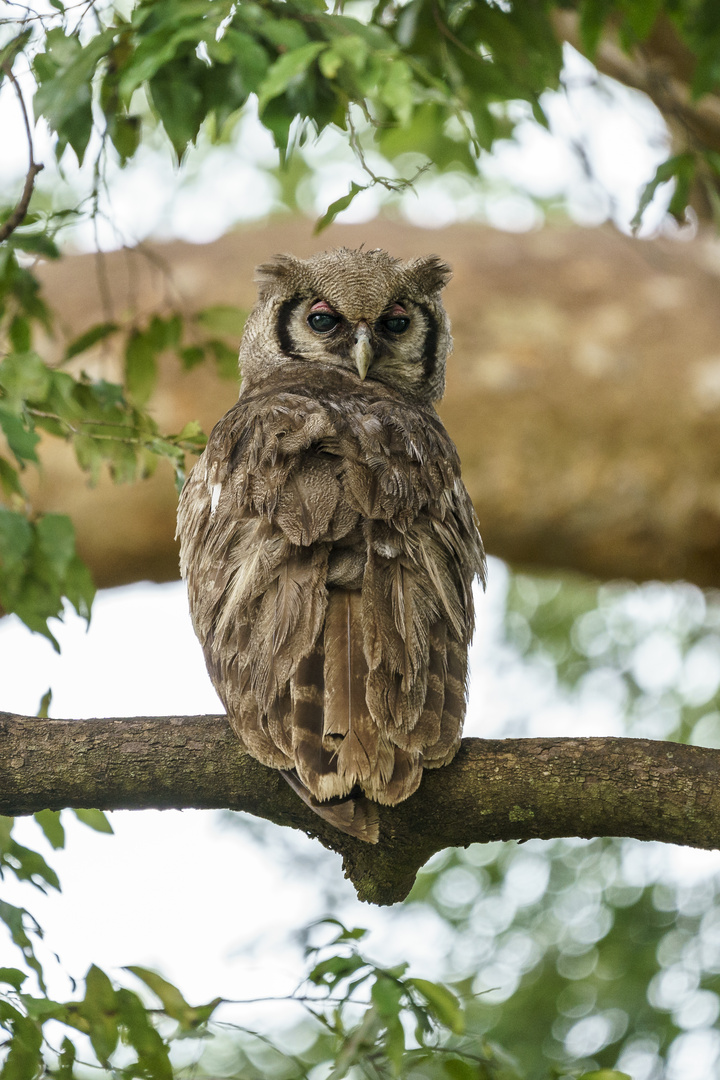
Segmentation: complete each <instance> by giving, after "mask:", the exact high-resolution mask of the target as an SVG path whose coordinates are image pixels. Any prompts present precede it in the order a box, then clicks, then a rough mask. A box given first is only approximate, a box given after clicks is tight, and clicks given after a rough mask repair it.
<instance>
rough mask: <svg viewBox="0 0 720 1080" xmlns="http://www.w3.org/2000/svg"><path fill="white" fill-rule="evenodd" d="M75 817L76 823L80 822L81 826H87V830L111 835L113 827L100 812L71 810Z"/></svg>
mask: <svg viewBox="0 0 720 1080" xmlns="http://www.w3.org/2000/svg"><path fill="white" fill-rule="evenodd" d="M73 813H74V814H75V817H76V818H77V819H78V821H82V823H83V825H87V827H88V828H89V829H94V830H95V832H99V833H110V834H111V835H112V831H113V827H112V825H111V824H110V822H109V821H108V819H107V817H106V816H105V814H104V813H103V812H102V810H86V809H82V808H81V809H79V810H73Z"/></svg>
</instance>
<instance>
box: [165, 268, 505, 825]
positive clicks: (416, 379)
mask: <svg viewBox="0 0 720 1080" xmlns="http://www.w3.org/2000/svg"><path fill="white" fill-rule="evenodd" d="M258 273H259V283H260V290H259V300H258V303H257V305H256V306H255V308H254V310H253V312H252V313H251V315H250V317H249V319H248V323H247V327H246V331H245V335H244V338H243V343H242V346H241V349H240V365H241V372H242V377H243V378H242V389H241V393H240V398H239V400H238V402H237V404H236V405H235V406H234V407H233V408H231V409H230V411H229V412H228V413H227V414H226V415H225V416H224V417H223V418H222V420H220V422H219V423H218V424H217V425H216V426H215V428H214V430H213V432H212V434H211V436H210V439H209V441H208V445H207V448H206V449H205V452H204V453H203V455H202V457H201V458H200V460H199V461H198V463H197V464H196V465H195V468H194V469H193V471H192V473H191V474H190V476H189V478H188V480H187V483H186V485H185V487H184V489H183V492H182V495H181V498H180V507H179V513H178V533H179V536H180V543H181V569H182V573H183V576H184V577H185V578H186V579H187V583H188V591H189V598H190V610H191V614H192V619H193V624H194V626H195V630H196V633H197V635H198V637H199V639H200V641H201V643H202V646H203V650H204V653H205V660H206V663H207V667H208V671H209V673H210V677H211V679H212V681H213V684H214V686H215V688H216V690H217V692H218V694H219V695H220V697H221V699H222V701H223V703H224V705H225V708H226V709H227V712H228V716H229V719H230V722H231V724H232V726H233V728H234V730H235V731H236V733H237V734H238V736H239V738H240V740H241V742H242V743H243V745H244V746H245V748H246V749H247V750H248V752H249V753H250V754H252V755H253V756H254V757H256V758H258V759H259V760H260V761H261V762H263V763H264V764H266V765H269V766H271V767H273V768H276V769H280V770H282V771H283V775H285V777H286V779H287V780H288V781H289V782H290V783H291V784H292V786H293V787H294V788H295V790H296V791H298V793H299V794H300V795H301V796H302V797H303V798H304V799H305V801H306V802H307V803H308V804H309V805H311V806H312V807H313V809H315V810H316V812H318V813H320V814H321V816H323V817H326V818H327V819H328V820H330V821H332V823H333V824H334V825H336V827H338V828H340V829H343V830H344V831H346V832H349V833H351V834H353V835H356V836H359V837H360V838H361V839H364V840H369V841H371V842H373V841H375V840H376V839H377V813H376V812H375V811H374V809H373V806H372V803H386V804H391V805H393V804H395V803H398V802H401V801H402V800H403V799H406V798H407V797H408V796H409V795H411V794H412V793H413V792H414V791H415V789H416V788H417V786H418V784H419V783H420V780H421V777H422V771H423V767H435V766H439V765H444V764H446V763H447V762H449V761H450V760H451V759H452V757H453V756H454V754H455V752H456V751H457V748H458V746H459V744H460V736H461V731H462V724H463V719H464V714H465V699H466V678H467V651H468V644H469V642H470V638H471V636H472V631H473V621H474V614H473V599H472V583H473V579H474V578H475V577H476V576H479V577H480V578H481V579H483V580H484V567H485V563H484V555H483V549H482V544H481V541H480V536H479V534H478V531H477V526H476V522H475V515H474V512H473V508H472V504H471V502H470V498H469V496H468V493H467V491H466V490H465V487H464V485H463V483H462V480H461V478H460V463H459V460H458V456H457V451H456V449H455V447H454V445H453V443H452V441H451V440H450V438H449V436H448V435H447V432H446V431H445V429H444V427H443V426H442V423H441V422H440V420H439V418H438V416H437V414H436V412H435V410H434V408H433V402H434V401H436V400H438V399H439V397H441V396H442V392H443V388H444V375H445V359H446V356H447V353H448V351H449V348H450V342H451V339H450V334H449V324H448V320H447V315H446V314H445V311H444V308H443V307H442V304H441V301H440V290H441V289H442V287H443V286H444V284H445V283H446V281H447V279H448V277H449V270H448V267H447V266H446V265H445V264H443V263H442V262H440V261H439V260H438V259H437V258H436V257H435V256H430V257H428V258H425V259H419V260H415V261H413V262H410V263H402V262H400V261H399V260H396V259H393V258H391V257H390V256H389V255H387V254H386V253H385V252H383V251H348V250H346V249H341V250H339V251H332V252H327V253H325V254H323V255H319V256H315V257H313V258H311V259H309V260H307V261H302V260H298V259H294V258H290V257H288V256H282V257H279V258H278V259H277V260H276V261H275V262H273V263H270V264H267V265H265V266H262V267H260V268H259V271H258ZM329 800H332V801H330V802H329ZM368 800H371V802H368Z"/></svg>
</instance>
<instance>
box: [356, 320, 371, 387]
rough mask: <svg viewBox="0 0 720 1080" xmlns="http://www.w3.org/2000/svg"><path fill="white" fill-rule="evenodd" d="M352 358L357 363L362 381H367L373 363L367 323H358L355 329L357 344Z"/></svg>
mask: <svg viewBox="0 0 720 1080" xmlns="http://www.w3.org/2000/svg"><path fill="white" fill-rule="evenodd" d="M352 358H353V360H354V361H355V367H356V368H357V369H358V375H359V376H360V378H361V379H365V376H366V375H367V373H368V371H369V369H370V365H371V364H372V362H373V349H372V341H371V334H370V327H369V326H368V324H367V323H366V322H360V323H358V324H357V326H356V328H355V344H354V345H353V349H352Z"/></svg>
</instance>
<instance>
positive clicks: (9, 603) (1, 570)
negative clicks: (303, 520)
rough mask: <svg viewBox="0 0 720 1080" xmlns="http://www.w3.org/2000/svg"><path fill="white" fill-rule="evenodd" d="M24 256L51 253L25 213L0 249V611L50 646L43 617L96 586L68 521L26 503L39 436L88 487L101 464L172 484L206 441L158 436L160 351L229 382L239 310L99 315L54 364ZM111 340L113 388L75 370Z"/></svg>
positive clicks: (84, 606)
mask: <svg viewBox="0 0 720 1080" xmlns="http://www.w3.org/2000/svg"><path fill="white" fill-rule="evenodd" d="M28 254H30V255H32V256H34V255H37V254H42V255H44V256H45V257H46V258H55V257H58V256H59V252H58V251H57V248H56V246H55V244H54V241H53V239H52V238H51V236H50V235H49V233H48V231H47V228H45V227H43V224H42V223H41V222H39V221H36V220H31V221H30V222H28V224H27V225H26V227H24V228H22V229H20V230H18V231H17V232H15V233H14V234H13V235H12V236H11V237H10V238H9V240H8V241H7V243H6V244H5V245H4V246H3V247H0V435H2V436H3V442H4V448H3V445H2V444H1V443H0V610H4V611H5V612H6V613H11V612H14V613H15V614H17V615H18V616H19V617H20V618H21V619H22V620H23V622H25V624H26V625H27V626H29V627H30V628H31V629H32V630H35V631H38V632H40V633H42V634H44V635H45V636H47V637H48V638H49V639H50V640H51V641H52V642H53V644H54V645H55V646H56V642H55V639H54V637H53V635H52V633H51V631H50V629H49V627H48V619H50V618H57V617H61V615H62V611H63V606H64V603H65V602H66V601H68V602H70V603H71V604H72V605H73V607H74V608H75V609H76V611H77V612H78V613H79V614H80V615H82V616H83V617H85V618H86V619H87V618H89V615H90V609H91V606H92V600H93V596H94V591H95V590H94V586H93V584H92V581H91V579H90V576H89V573H88V571H87V569H86V567H85V566H84V564H83V563H82V562H81V560H80V559H79V557H78V555H77V553H76V550H75V535H74V530H73V527H72V523H71V521H70V519H69V518H68V517H67V516H66V515H63V514H46V515H39V516H38V515H35V514H34V513H33V511H32V507H31V506H30V503H29V501H28V497H27V493H26V490H25V486H24V484H23V476H22V474H23V471H24V470H25V469H26V468H27V467H28V466H34V467H36V468H41V464H42V463H41V457H40V454H39V452H38V450H39V444H40V440H41V436H42V435H43V434H45V435H48V436H51V437H54V438H57V439H61V440H63V441H64V442H66V443H68V444H69V445H70V446H71V447H72V449H73V451H74V454H75V458H76V461H77V463H78V466H79V467H80V468H81V469H82V470H83V471H84V472H86V473H87V474H88V480H89V482H90V483H93V484H94V483H96V482H97V481H98V479H99V476H100V473H101V470H102V469H103V467H106V468H107V470H108V472H109V475H110V477H111V478H112V479H113V481H114V482H116V483H133V482H136V481H138V480H142V479H144V478H146V477H148V476H151V475H152V474H153V473H154V471H155V469H156V468H157V466H158V463H159V462H160V461H162V460H166V461H168V462H169V463H170V465H171V466H172V468H173V471H174V474H175V481H176V485H177V486H178V488H179V487H181V486H182V483H183V481H184V477H185V461H186V456H187V455H188V454H197V453H199V452H200V451H201V450H202V448H203V446H204V444H205V436H204V434H203V432H202V430H201V428H200V426H199V425H198V424H197V422H195V421H190V422H189V423H188V424H186V425H185V427H184V428H183V429H182V431H180V432H178V433H177V434H164V433H162V432H161V431H160V429H159V427H158V424H157V422H156V421H155V419H154V418H153V416H152V415H151V413H150V412H149V411H148V410H147V408H146V406H147V403H148V400H149V398H150V396H151V395H152V393H153V391H154V389H155V386H156V383H157V379H158V374H159V358H160V357H161V356H162V355H164V354H167V353H174V354H175V355H176V357H177V359H178V361H179V363H180V366H181V369H182V370H189V369H191V368H192V367H194V366H195V365H196V364H198V363H200V362H202V361H203V360H205V358H206V357H210V358H211V359H212V360H213V361H214V362H215V364H216V365H217V368H218V370H219V372H220V374H222V375H223V376H228V377H232V376H233V375H234V374H235V369H236V364H237V344H236V343H237V341H238V340H239V337H240V334H241V332H242V326H243V323H244V317H245V316H244V313H243V312H242V311H240V310H238V309H237V308H232V307H223V306H220V307H211V308H207V309H205V310H204V311H200V312H197V313H195V314H190V313H188V312H187V311H182V312H180V311H171V312H169V313H168V314H167V315H164V316H161V315H159V314H155V315H152V316H151V317H150V318H149V319H148V320H147V321H146V323H145V324H138V323H137V321H136V320H135V319H133V318H130V319H129V320H128V321H127V322H126V323H124V324H120V323H117V322H112V321H110V322H104V323H100V324H98V325H95V326H92V327H90V328H89V329H88V330H87V331H85V332H84V333H83V334H81V335H80V336H79V337H78V338H76V339H75V340H73V341H71V342H69V343H68V344H67V346H66V348H65V350H64V352H63V353H62V355H61V357H60V359H59V362H51V361H48V360H47V359H44V358H43V356H42V355H41V353H40V352H39V351H37V350H36V349H35V348H34V342H35V341H36V340H37V339H38V338H41V339H42V340H43V345H44V342H46V341H47V338H48V335H53V334H54V319H53V316H52V313H51V312H50V311H49V310H48V308H47V306H46V304H45V302H44V300H43V298H42V296H41V294H40V291H39V288H38V283H37V280H36V278H35V277H34V276H33V274H32V273H31V271H30V270H29V269H28V268H27V267H26V266H24V265H23V261H24V260H25V259H26V258H27V256H28ZM111 337H114V338H115V339H117V340H119V341H120V343H121V345H120V347H121V348H122V349H123V352H124V360H125V363H124V380H123V383H122V384H120V383H116V382H112V381H110V380H107V379H104V378H101V377H97V376H92V375H90V374H88V373H87V372H86V371H85V370H84V369H83V368H82V367H81V366H80V365H81V364H82V362H83V361H84V360H85V359H86V358H90V359H92V358H93V356H95V355H96V354H97V350H98V349H99V348H101V347H102V346H103V343H105V342H107V341H108V340H109V339H110V338H111ZM123 339H124V344H123ZM229 341H233V342H235V348H233V347H232V345H231V344H229ZM3 449H4V450H5V452H4V453H3ZM56 647H57V646H56Z"/></svg>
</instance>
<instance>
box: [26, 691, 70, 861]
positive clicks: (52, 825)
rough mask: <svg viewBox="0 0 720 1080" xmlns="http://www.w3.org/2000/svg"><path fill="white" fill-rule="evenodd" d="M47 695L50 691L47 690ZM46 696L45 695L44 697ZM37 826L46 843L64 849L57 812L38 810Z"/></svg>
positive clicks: (63, 831) (36, 816)
mask: <svg viewBox="0 0 720 1080" xmlns="http://www.w3.org/2000/svg"><path fill="white" fill-rule="evenodd" d="M48 694H50V691H49V690H48ZM45 696H46V697H47V696H48V695H47V694H46V695H45ZM33 816H34V818H35V820H36V821H37V823H38V825H39V826H40V828H41V829H42V831H43V832H44V833H45V836H46V837H47V840H48V843H49V844H50V845H51V846H52V847H53V848H55V850H56V851H57V850H58V849H59V848H64V847H65V830H64V828H63V826H62V822H61V820H60V811H59V810H38V812H37V813H36V814H34V815H33Z"/></svg>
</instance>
